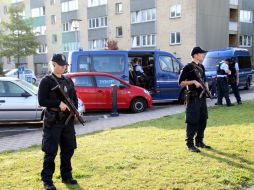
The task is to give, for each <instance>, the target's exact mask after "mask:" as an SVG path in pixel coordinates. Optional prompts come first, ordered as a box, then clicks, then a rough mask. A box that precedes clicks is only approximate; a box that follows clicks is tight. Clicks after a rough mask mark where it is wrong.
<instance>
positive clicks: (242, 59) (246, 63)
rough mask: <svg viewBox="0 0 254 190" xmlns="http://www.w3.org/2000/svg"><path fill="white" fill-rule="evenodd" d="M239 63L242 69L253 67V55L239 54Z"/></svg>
mask: <svg viewBox="0 0 254 190" xmlns="http://www.w3.org/2000/svg"><path fill="white" fill-rule="evenodd" d="M238 64H239V67H240V69H246V68H251V57H250V56H239V57H238Z"/></svg>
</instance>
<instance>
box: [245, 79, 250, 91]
mask: <svg viewBox="0 0 254 190" xmlns="http://www.w3.org/2000/svg"><path fill="white" fill-rule="evenodd" d="M244 89H245V90H249V89H250V79H249V78H248V79H247V81H246V84H245V87H244Z"/></svg>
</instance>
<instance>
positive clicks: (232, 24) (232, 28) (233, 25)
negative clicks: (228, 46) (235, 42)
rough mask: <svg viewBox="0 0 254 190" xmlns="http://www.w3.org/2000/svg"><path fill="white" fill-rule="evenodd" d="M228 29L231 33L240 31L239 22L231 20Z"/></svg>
mask: <svg viewBox="0 0 254 190" xmlns="http://www.w3.org/2000/svg"><path fill="white" fill-rule="evenodd" d="M228 30H229V33H230V34H237V31H238V23H237V22H232V21H230V22H229V24H228Z"/></svg>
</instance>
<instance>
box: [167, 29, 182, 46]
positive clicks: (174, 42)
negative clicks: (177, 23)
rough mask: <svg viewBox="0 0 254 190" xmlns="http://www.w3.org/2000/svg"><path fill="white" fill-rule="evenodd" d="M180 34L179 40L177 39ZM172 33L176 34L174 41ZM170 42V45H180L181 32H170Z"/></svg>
mask: <svg viewBox="0 0 254 190" xmlns="http://www.w3.org/2000/svg"><path fill="white" fill-rule="evenodd" d="M178 34H179V37H180V40H179V42H178V41H177V35H178ZM172 35H174V41H173V37H172ZM169 44H170V45H179V44H181V33H180V32H170V34H169Z"/></svg>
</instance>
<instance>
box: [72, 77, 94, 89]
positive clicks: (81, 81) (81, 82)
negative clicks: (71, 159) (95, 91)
mask: <svg viewBox="0 0 254 190" xmlns="http://www.w3.org/2000/svg"><path fill="white" fill-rule="evenodd" d="M71 79H72V81H73V83H74V86H83V87H94V86H95V85H94V82H93V78H92V76H78V77H72V78H71Z"/></svg>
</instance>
